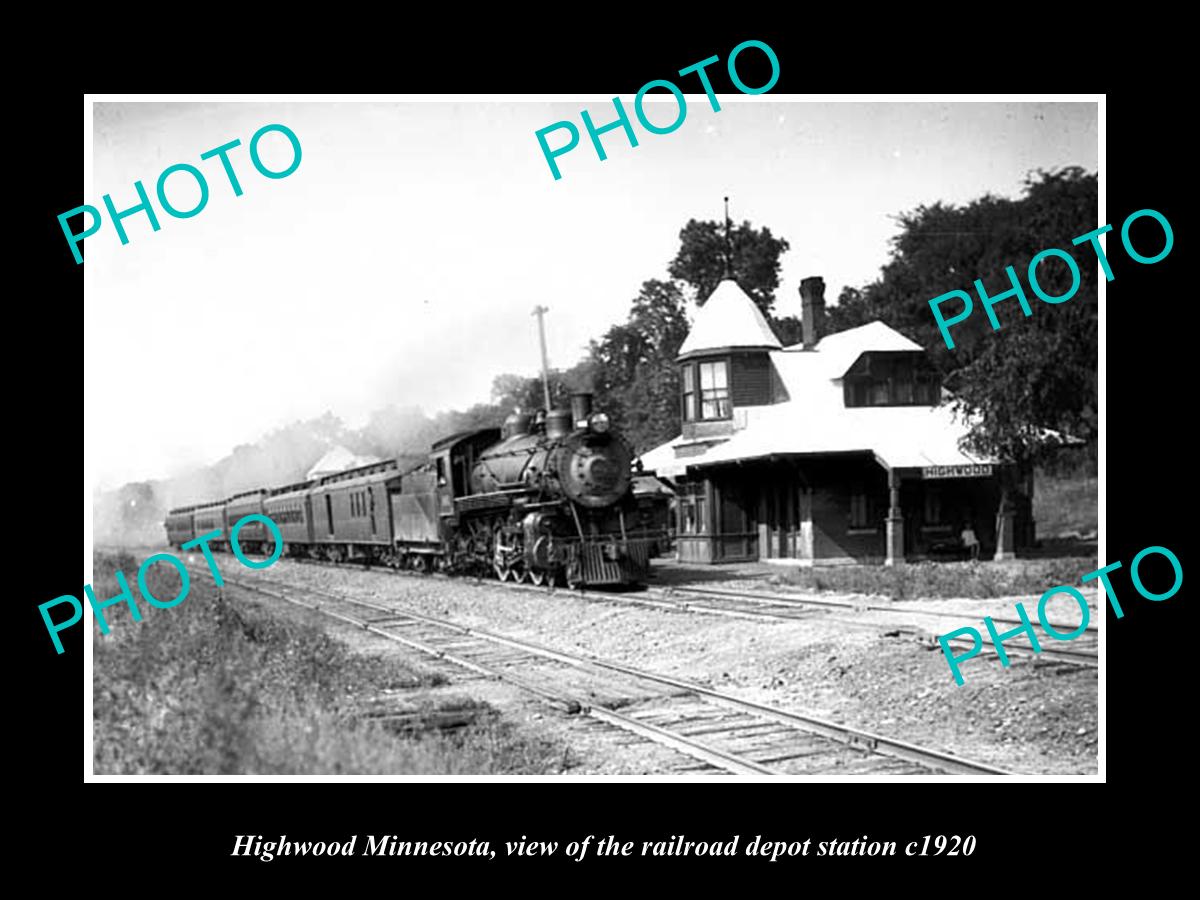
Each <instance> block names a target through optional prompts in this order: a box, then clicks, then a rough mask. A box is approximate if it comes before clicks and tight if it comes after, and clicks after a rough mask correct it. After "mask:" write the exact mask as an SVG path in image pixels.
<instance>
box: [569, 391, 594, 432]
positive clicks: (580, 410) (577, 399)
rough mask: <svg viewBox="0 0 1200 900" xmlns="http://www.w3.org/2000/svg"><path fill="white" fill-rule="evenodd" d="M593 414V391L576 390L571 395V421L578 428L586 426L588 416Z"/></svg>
mask: <svg viewBox="0 0 1200 900" xmlns="http://www.w3.org/2000/svg"><path fill="white" fill-rule="evenodd" d="M591 414H592V394H591V391H576V392H575V393H573V394H572V395H571V421H572V422H574V423H575V427H576V428H586V427H587V420H588V416H590V415H591Z"/></svg>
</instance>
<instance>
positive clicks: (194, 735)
mask: <svg viewBox="0 0 1200 900" xmlns="http://www.w3.org/2000/svg"><path fill="white" fill-rule="evenodd" d="M136 568H137V562H136V561H135V560H134V559H133V557H131V556H128V555H120V556H111V555H99V556H97V558H96V562H95V571H96V576H97V577H96V584H95V590H96V592H97V594H98V595H100V596H105V597H108V596H114V595H116V594H117V593H119V592H120V588H119V586H118V585H117V583H116V580H115V578H114V577H113V575H112V572H113V571H114V570H117V569H119V570H121V571H124V572H126V573H129V572H131V571H133V570H135V569H136ZM163 568H164V567H161V566H160V567H157V568H156V569H152V570H151V571H150V573H149V576H148V578H149V582H150V589H151V591H152V592H153V593H154V594H156V595H157V596H159V597H171V596H175V594H176V593H177V592H178V589H179V581H178V577H177V576H175V575H174V574H170V575H166V576H164V575H162V574H161V570H162V569H163ZM172 581H173V583H172ZM115 609H116V608H114V610H111V611H110V622H111V625H112V630H111V632H110V633H109V635H107V636H101V635H100V633H99V628H98V627H96V628H95V630H94V633H93V637H94V645H93V648H94V656H93V662H94V670H93V720H94V725H95V730H94V748H95V763H96V771H97V773H101V774H248V773H266V774H455V773H543V772H553V771H557V770H558V769H559V768H561V766H562V765H563V764H564V763H565V761H566V760H565V757H564V752H563V749H562V748H561V747H558V746H555V745H553V744H550V743H548V742H546V741H544V740H542V739H540V738H538V737H536V736H533V735H526V734H523V733H521V732H518V731H516V730H514V729H513V728H511V727H510V726H507V725H504V724H501V723H498V722H497V721H496V719H495V716H494V715H490V712H489V711H488V710H486V709H484V710H481V711H480V714H479V715H476V716H474V718H475V720H476V722H477V723H478V724H471V725H467V726H466V727H465V728H464V729H462V730H461V732H460V733H459V734H457V735H454V736H447V735H442V734H440V733H433V734H430V733H426V734H413V735H410V734H398V733H394V732H393V731H390V730H388V729H387V728H386V726H385V725H384V724H383V723H379V722H376V721H374V720H372V719H369V718H367V717H366V716H364V715H362V714H361V712H362V710H364V709H366V710H369V709H370V708H371V705H372V704H374V703H376V702H379V701H381V699H382V698H386V702H388V703H394V702H403V703H404V705H405V707H406V708H414V709H417V710H419V711H420V712H421V713H424V712H426V711H428V712H430V713H436V712H437V711H438V709H439V704H441V703H445V702H448V701H437V702H436V703H435V702H434V701H431V700H429V699H428V698H427V697H426V696H425V695H424V694H423V693H422V690H423V689H424V688H428V687H431V686H436V685H438V684H441V683H442V682H444V680H445V679H444V678H442V676H440V675H436V674H435V675H430V674H428V673H426V672H423V671H421V670H418V669H413V668H410V667H407V666H404V665H401V664H399V663H398V662H396V661H394V660H390V659H384V658H382V657H367V656H361V655H358V654H354V653H352V652H350V651H349V650H347V648H346V647H345V646H344V645H343V644H341V643H339V642H338V641H336V640H334V639H332V638H330V637H329V636H328V635H327V634H326V633H325V632H324V631H322V630H321V629H319V628H317V627H315V626H314V625H310V624H306V623H303V622H297V621H295V620H294V619H293V618H292V617H283V616H280V615H279V614H278V613H276V612H274V611H273V610H271V609H269V608H267V607H265V606H262V605H260V604H258V603H256V602H254V601H251V600H247V599H245V598H244V597H243V596H241V595H239V596H238V599H237V601H236V602H231V601H230V600H229V599H228V597H226V596H224V595H221V594H216V593H215V592H214V591H213V590H212V589H211V588H206V587H203V586H201V585H199V584H196V583H195V582H193V584H192V591H191V593H189V594H188V597H187V599H186V600H185V601H184V602H183V603H182V604H180V605H179V606H177V607H174V608H172V609H165V610H164V609H154V608H151V607H147V606H143V607H142V612H143V616H144V619H143V621H142V622H141V623H133V622H131V621H129V618H128V615H127V614H125V613H124V611H123V608H122V612H121V613H120V615H121V616H124V618H121V619H119V620H118V613H117V612H116V611H115ZM410 696H411V697H412V698H413V699H412V700H411V701H409V700H408V699H407V698H408V697H410ZM453 702H454V703H455V706H454V709H455V710H457V709H460V708H462V707H463V703H462V701H453Z"/></svg>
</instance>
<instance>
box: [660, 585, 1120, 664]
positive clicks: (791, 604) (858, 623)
mask: <svg viewBox="0 0 1200 900" xmlns="http://www.w3.org/2000/svg"><path fill="white" fill-rule="evenodd" d="M650 590H651V592H653V598H654V599H656V600H658V599H661V600H662V601H663V602H665V603H671V602H676V603H677V604H678V605H680V606H682V607H684V608H686V609H687V610H690V611H694V612H707V613H713V614H717V615H729V616H738V617H742V618H750V619H808V618H813V613H814V612H816V611H818V610H825V611H828V610H831V609H832V610H845V611H849V612H854V613H856V614H861V613H870V612H878V613H888V614H890V615H893V616H897V615H899V616H929V617H933V618H938V619H948V618H952V617H953V615H952V614H951V613H947V612H945V611H942V610H932V609H919V608H905V609H895V608H893V607H889V606H882V605H879V604H875V603H862V602H856V601H852V600H836V599H833V598H826V597H811V598H810V597H805V598H803V599H799V598H796V597H789V596H787V595H782V594H776V593H770V592H765V591H738V590H730V589H727V588H704V587H692V586H687V587H682V588H657V589H655V588H651V589H650ZM718 604H719V605H718ZM822 619H823V621H827V622H837V623H839V624H845V625H851V626H854V627H857V628H869V629H874V630H880V631H886V632H888V633H896V632H898V633H899V634H902V635H905V636H907V637H910V638H912V639H914V640H918V641H924V642H925V643H929V644H933V643H934V642H935V641H936V636H935V635H934V634H933V633H932V632H928V631H923V630H920V629H915V628H906V627H904V626H900V627H898V628H897V627H896V626H895V625H894V624H890V623H887V624H885V623H878V622H865V621H862V620H854V619H847V618H844V617H838V616H831V615H828V613H827V612H826V613H825V614H824V615H823V616H822ZM978 621H979V624H982V620H978ZM992 621H994V622H997V623H1004V624H1016V625H1019V624H1021V620H1020V619H1017V618H1015V617H1012V616H992ZM1050 624H1051V626H1053V627H1054V628H1055V630H1057V631H1060V632H1062V633H1069V632H1071V631H1074V630H1075V628H1076V626H1075V625H1071V624H1066V623H1056V622H1051V623H1050ZM981 639H982V641H983V644H984V647H985V648H986V650H985V652H988V653H990V654H991V655H996V646H995V644H994V642H993V641H992V640H991V639H990V638H988V637H987V635H986V634H982V635H981ZM1098 639H1099V630H1098V629H1097V627H1096V626H1095V625H1092V624H1089V625H1088V627H1087V628H1086V629H1085V632H1084V634H1083V635H1081V636H1080V637H1079V638H1078V639H1076V641H1072V642H1071V646H1069V647H1067V646H1056V645H1054V644H1053V643H1050V641H1051V640H1052V639H1051V638H1047V639H1046V641H1044V642H1040V647H1041V650H1040V652H1039V651H1034V649H1033V647H1032V646H1031V645H1027V644H1026V643H1020V644H1008V643H1006V644H1005V647H1004V649H1005V652H1006V653H1008V654H1009V655H1020V656H1025V657H1034V658H1040V659H1042V660H1043V661H1050V662H1055V663H1065V664H1068V665H1076V666H1087V667H1091V668H1096V667H1098V666H1099V664H1100V663H1099V656H1098ZM1020 640H1021V641H1022V642H1026V641H1027V639H1026V638H1025V637H1024V636H1021V637H1020ZM949 643H950V644H951V645H952V646H954V647H956V648H959V649H965V648H967V647H970V646H972V642H971V641H969V640H967V639H966V638H953V639H951V641H950V642H949Z"/></svg>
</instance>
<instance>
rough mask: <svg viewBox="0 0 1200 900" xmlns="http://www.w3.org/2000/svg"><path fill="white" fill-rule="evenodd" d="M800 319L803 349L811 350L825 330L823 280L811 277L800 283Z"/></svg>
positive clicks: (814, 276)
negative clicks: (802, 329) (802, 332)
mask: <svg viewBox="0 0 1200 900" xmlns="http://www.w3.org/2000/svg"><path fill="white" fill-rule="evenodd" d="M800 319H801V324H802V325H803V327H804V349H805V350H812V349H813V348H814V347H816V346H817V341H819V340H820V339H821V334H822V332H824V330H825V279H824V278H821V277H820V276H819V275H813V276H811V277H809V278H805V279H803V280H802V281H801V282H800Z"/></svg>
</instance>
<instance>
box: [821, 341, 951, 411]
mask: <svg viewBox="0 0 1200 900" xmlns="http://www.w3.org/2000/svg"><path fill="white" fill-rule="evenodd" d="M843 383H844V385H845V402H846V406H848V407H854V406H936V405H937V402H938V394H939V380H938V376H937V373H936V372H935V371H934V370H933V368H932V367H931V366H930V365H929V363H928V361H927V360H926V359H925V358H924V354H920V353H910V352H894V351H893V352H888V351H868V352H866V353H863V354H862V355H861V356H860V357H859V358H858V359H857V360H856V361H855V363H854V365H853V366H851V367H850V369H849V370H848V371H847V372H846V374H845V376H844V378H843Z"/></svg>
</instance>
